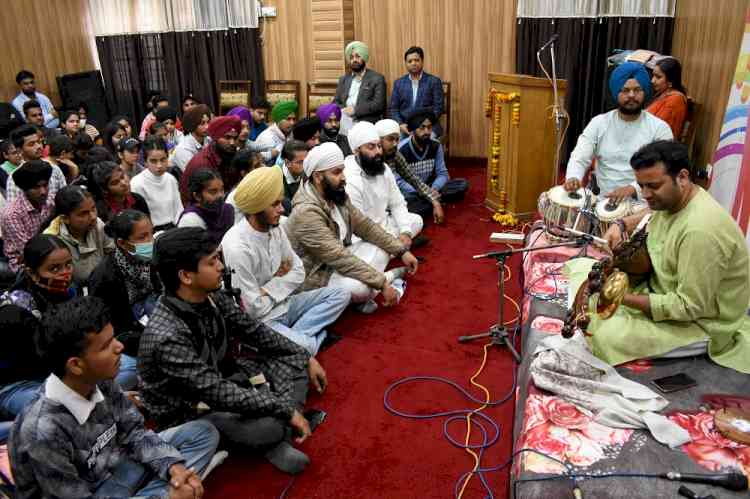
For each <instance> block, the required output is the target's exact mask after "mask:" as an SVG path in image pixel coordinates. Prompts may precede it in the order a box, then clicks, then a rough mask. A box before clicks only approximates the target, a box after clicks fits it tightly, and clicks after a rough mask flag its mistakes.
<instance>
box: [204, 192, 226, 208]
mask: <svg viewBox="0 0 750 499" xmlns="http://www.w3.org/2000/svg"><path fill="white" fill-rule="evenodd" d="M222 206H224V196H222V197H220V198H216V199H214V200H213V201H211V202H210V203H203V208H205V209H206V210H208V211H221V207H222Z"/></svg>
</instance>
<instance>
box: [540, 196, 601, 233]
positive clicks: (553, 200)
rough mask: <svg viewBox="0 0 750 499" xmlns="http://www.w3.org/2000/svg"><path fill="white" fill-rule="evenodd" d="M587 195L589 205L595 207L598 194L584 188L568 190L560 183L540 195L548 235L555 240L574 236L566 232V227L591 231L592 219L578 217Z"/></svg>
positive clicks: (541, 211) (541, 209) (541, 210)
mask: <svg viewBox="0 0 750 499" xmlns="http://www.w3.org/2000/svg"><path fill="white" fill-rule="evenodd" d="M585 196H588V197H589V206H591V207H592V208H593V206H594V204H595V203H596V196H595V195H594V194H593V193H592V192H591V191H585V190H584V189H578V190H577V191H574V192H567V191H566V190H565V189H564V188H563V186H561V185H558V186H555V187H553V188H552V189H550V190H549V191H547V192H543V193H542V195H541V196H539V202H538V206H539V213H541V215H542V218H543V219H544V225H546V226H547V229H546V230H547V235H548V236H550V237H551V238H552V239H554V240H561V239H562V240H568V239H571V237H574V236H571V235H570V234H568V233H567V232H565V229H575V230H579V231H581V232H586V233H589V232H590V229H591V223H590V221H589V220H587V219H586V217H580V220H579V219H578V214H579V213H580V212H581V210H582V209H583V208H584V206H585V205H586V197H585Z"/></svg>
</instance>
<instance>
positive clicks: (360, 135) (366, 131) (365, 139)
mask: <svg viewBox="0 0 750 499" xmlns="http://www.w3.org/2000/svg"><path fill="white" fill-rule="evenodd" d="M347 137H348V138H349V147H350V148H351V150H352V152H356V151H357V149H359V146H361V145H362V144H369V143H370V142H380V135H378V131H377V129H375V125H373V124H372V123H370V122H369V121H360V122H359V123H357V124H356V125H354V126H353V127H352V128H351V130H349V134H348V135H347Z"/></svg>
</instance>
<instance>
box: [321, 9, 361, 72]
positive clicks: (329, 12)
mask: <svg viewBox="0 0 750 499" xmlns="http://www.w3.org/2000/svg"><path fill="white" fill-rule="evenodd" d="M311 9H312V33H313V60H314V61H313V79H314V81H316V82H336V81H337V80H338V78H339V77H340V76H341V75H342V74H343V73H344V70H345V62H344V55H343V50H344V47H346V44H347V43H349V41H351V40H352V37H353V36H354V6H353V3H352V0H312V6H311Z"/></svg>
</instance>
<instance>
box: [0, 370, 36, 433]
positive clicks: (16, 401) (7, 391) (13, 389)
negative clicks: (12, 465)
mask: <svg viewBox="0 0 750 499" xmlns="http://www.w3.org/2000/svg"><path fill="white" fill-rule="evenodd" d="M43 384H44V381H16V382H15V383H11V384H9V385H5V386H3V387H2V388H0V421H3V422H4V423H5V422H7V423H11V424H2V423H0V443H3V442H6V441H7V440H8V435H9V434H10V427H11V426H12V422H13V420H14V419H16V416H17V415H18V413H19V412H21V411H22V410H23V408H24V407H26V406H27V405H29V404H30V403H32V402H33V401H34V400H36V398H37V397H38V396H39V388H40V387H41V386H42V385H43Z"/></svg>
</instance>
